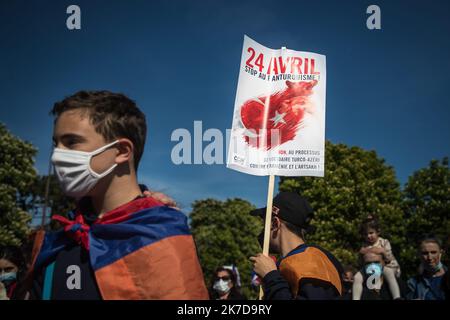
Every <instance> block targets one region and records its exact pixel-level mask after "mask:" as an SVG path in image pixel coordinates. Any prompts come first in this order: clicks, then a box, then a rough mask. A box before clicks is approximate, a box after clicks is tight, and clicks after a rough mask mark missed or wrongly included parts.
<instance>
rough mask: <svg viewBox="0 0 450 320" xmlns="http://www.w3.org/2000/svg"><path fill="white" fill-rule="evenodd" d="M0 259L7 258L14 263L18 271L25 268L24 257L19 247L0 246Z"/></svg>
mask: <svg viewBox="0 0 450 320" xmlns="http://www.w3.org/2000/svg"><path fill="white" fill-rule="evenodd" d="M0 259H4V260H8V261H10V262H12V263H14V264H15V265H16V266H17V268H18V269H19V272H20V271H23V269H24V268H25V258H24V256H23V254H22V251H21V250H20V248H19V247H14V246H2V247H0Z"/></svg>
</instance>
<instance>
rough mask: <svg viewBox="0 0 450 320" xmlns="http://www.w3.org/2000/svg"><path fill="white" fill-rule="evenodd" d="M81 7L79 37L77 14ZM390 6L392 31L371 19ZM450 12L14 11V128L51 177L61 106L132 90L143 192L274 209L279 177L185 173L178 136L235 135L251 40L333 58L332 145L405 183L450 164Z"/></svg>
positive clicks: (417, 4) (440, 6)
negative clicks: (56, 106) (271, 180)
mask: <svg viewBox="0 0 450 320" xmlns="http://www.w3.org/2000/svg"><path fill="white" fill-rule="evenodd" d="M71 4H77V5H79V6H80V8H81V17H82V29H81V30H79V31H69V30H68V29H67V28H66V25H65V22H66V18H67V16H68V15H67V14H66V8H67V7H68V6H69V5H71ZM370 4H377V5H378V6H380V8H381V26H382V29H381V30H376V31H370V30H368V29H367V28H366V19H367V17H368V15H367V14H366V8H367V7H368V6H369V5H370ZM449 17H450V3H449V2H448V1H432V2H428V1H394V0H391V1H370V2H369V1H299V0H297V1H280V0H278V1H244V0H241V1H230V0H227V1H125V0H123V1H118V0H117V1H100V0H96V1H92V0H91V1H70V2H69V1H44V0H40V1H34V0H33V1H2V2H1V3H0V39H1V50H0V71H1V72H0V97H1V100H0V101H1V104H0V121H1V122H3V123H5V124H6V125H7V127H8V128H9V130H10V131H11V132H12V133H13V134H15V135H17V136H19V137H20V138H22V139H25V140H27V141H30V142H32V143H33V144H34V145H35V146H36V147H37V148H38V149H39V153H38V155H37V157H36V167H37V169H38V171H39V173H41V174H45V173H46V172H47V166H48V159H49V156H50V152H51V134H52V118H51V117H50V116H49V110H50V108H51V107H52V105H53V103H54V102H55V101H58V100H61V99H62V98H63V97H65V96H67V95H70V94H72V93H74V92H76V91H78V90H81V89H107V90H111V91H118V92H123V93H125V94H127V95H129V96H130V97H131V98H132V99H134V100H136V102H137V103H138V105H139V106H140V108H141V109H142V110H143V111H144V112H145V113H146V115H147V121H148V128H149V130H148V137H147V141H148V143H147V145H146V150H145V154H144V158H143V161H142V162H141V168H140V181H142V182H145V183H146V184H148V185H149V186H150V187H151V188H153V189H156V190H161V191H164V192H166V193H167V194H169V195H170V196H172V197H174V198H175V199H176V200H177V201H178V202H180V204H181V206H182V207H183V210H184V211H185V212H188V211H189V210H190V204H191V203H192V201H194V200H196V199H204V198H207V197H214V198H218V199H226V198H230V197H241V198H244V199H247V200H249V201H251V202H252V203H254V204H255V205H258V206H262V205H264V203H265V201H266V192H267V181H268V177H254V176H249V175H244V174H242V173H239V172H234V171H232V170H229V169H227V168H225V165H211V166H208V165H205V164H203V165H181V166H176V165H173V164H172V162H171V159H170V153H171V150H172V148H173V146H174V145H175V143H174V142H171V141H170V136H171V133H172V131H173V130H175V129H176V128H186V129H188V130H190V131H193V125H194V121H195V120H202V121H203V128H204V130H206V129H208V128H219V129H220V130H222V131H223V132H225V129H227V128H229V127H230V126H231V120H232V112H233V107H234V98H235V94H236V85H237V78H238V69H239V63H240V55H241V50H242V41H243V36H244V34H247V35H248V36H250V37H251V38H253V39H254V40H256V41H258V42H260V43H262V44H264V45H266V46H268V47H271V48H279V47H281V46H287V47H288V48H291V49H294V50H300V51H312V52H317V53H321V54H324V55H326V56H327V78H328V79H327V105H326V108H327V115H326V137H327V139H330V140H331V141H332V142H335V143H336V142H342V143H345V144H348V145H356V146H360V147H363V148H365V149H370V150H372V149H374V150H376V151H377V152H378V154H379V156H381V157H383V158H385V159H386V161H387V163H388V164H389V165H392V166H393V167H394V168H395V170H396V173H397V177H398V179H399V180H400V182H401V183H404V182H406V180H407V177H408V176H409V175H410V174H411V173H412V172H413V171H415V170H417V169H419V168H422V167H424V166H426V165H427V164H428V162H429V161H430V160H431V159H433V158H442V157H444V156H448V155H449V154H450V147H449V141H450V130H449V125H448V123H449V119H450V117H449V116H450V102H449V89H448V86H449V84H450V59H449V58H450V41H449V40H448V39H449V38H450V19H449Z"/></svg>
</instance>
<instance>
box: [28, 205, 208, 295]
mask: <svg viewBox="0 0 450 320" xmlns="http://www.w3.org/2000/svg"><path fill="white" fill-rule="evenodd" d="M55 220H58V221H60V222H61V223H62V224H63V225H65V227H64V229H63V230H60V231H57V232H52V233H46V234H45V235H44V236H43V237H41V243H40V244H38V248H39V249H38V250H36V253H37V255H36V257H35V258H34V266H33V270H37V269H38V268H41V267H46V266H48V265H50V264H51V263H52V262H53V261H54V260H55V258H56V255H57V254H58V252H60V251H61V250H63V249H64V248H65V247H66V246H68V245H73V241H76V242H77V243H78V244H79V245H82V246H83V247H84V248H85V249H87V250H89V257H90V264H91V266H92V268H93V270H94V273H95V278H96V281H97V285H98V287H99V290H100V293H101V296H102V298H103V299H105V300H111V299H113V300H118V299H130V300H131V299H133V300H135V299H136V300H137V299H164V300H180V299H182V300H185V299H186V300H187V299H189V300H190V299H195V300H200V299H208V292H207V289H206V287H205V283H204V280H203V272H202V269H201V267H200V264H199V262H198V258H197V252H196V247H195V243H194V240H193V237H192V235H191V234H190V232H189V227H188V224H187V217H186V216H185V215H184V214H183V213H182V212H180V211H178V210H175V209H173V208H169V207H167V206H164V205H162V203H160V202H158V201H156V200H154V199H152V198H149V197H148V198H140V199H137V200H134V201H132V202H130V203H127V204H125V205H123V206H121V207H119V208H117V209H114V210H113V211H110V212H108V213H106V214H104V215H103V216H102V217H101V218H99V219H97V220H96V221H95V222H94V223H93V224H91V225H90V226H89V225H87V224H85V222H84V219H83V215H82V214H81V212H79V211H76V212H75V216H74V219H73V220H69V219H66V218H64V217H61V216H57V217H56V218H55ZM44 290H45V283H44Z"/></svg>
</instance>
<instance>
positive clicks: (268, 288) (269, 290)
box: [262, 270, 294, 300]
mask: <svg viewBox="0 0 450 320" xmlns="http://www.w3.org/2000/svg"><path fill="white" fill-rule="evenodd" d="M262 281H263V288H264V300H291V299H293V298H294V297H293V296H292V293H291V290H290V289H289V284H288V283H287V281H286V280H285V279H284V278H283V277H282V276H281V273H280V271H278V270H273V271H270V272H269V273H267V274H266V275H265V277H264V278H263V280H262Z"/></svg>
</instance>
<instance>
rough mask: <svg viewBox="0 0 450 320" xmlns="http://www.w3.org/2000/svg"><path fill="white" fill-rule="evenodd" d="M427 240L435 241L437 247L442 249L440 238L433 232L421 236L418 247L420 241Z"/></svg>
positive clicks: (420, 243)
mask: <svg viewBox="0 0 450 320" xmlns="http://www.w3.org/2000/svg"><path fill="white" fill-rule="evenodd" d="M428 242H431V243H435V244H437V245H438V247H439V249H442V242H441V240H440V239H439V238H438V237H436V236H435V235H433V234H426V235H424V236H422V238H421V239H420V241H419V245H418V247H419V248H420V246H421V245H422V243H428Z"/></svg>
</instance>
